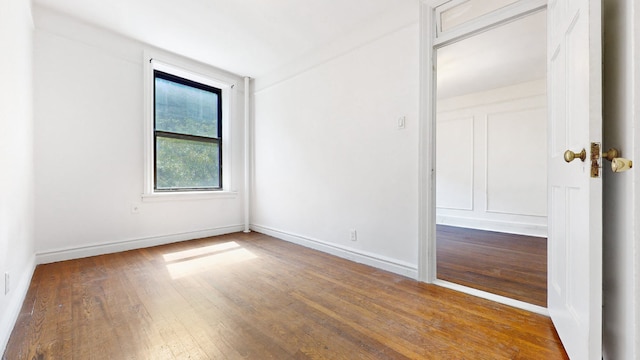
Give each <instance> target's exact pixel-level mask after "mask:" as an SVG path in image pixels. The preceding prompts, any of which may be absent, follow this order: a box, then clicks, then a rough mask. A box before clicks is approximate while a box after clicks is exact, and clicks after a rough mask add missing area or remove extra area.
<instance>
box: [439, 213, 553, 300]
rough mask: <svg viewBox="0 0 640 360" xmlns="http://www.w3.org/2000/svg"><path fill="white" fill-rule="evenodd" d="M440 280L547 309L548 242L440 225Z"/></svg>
mask: <svg viewBox="0 0 640 360" xmlns="http://www.w3.org/2000/svg"><path fill="white" fill-rule="evenodd" d="M436 233H437V234H436V239H437V241H436V242H437V250H436V252H437V274H438V275H437V276H438V278H439V279H442V280H446V281H450V282H453V283H456V284H460V285H465V286H469V287H472V288H476V289H479V290H483V291H487V292H490V293H493V294H498V295H502V296H506V297H509V298H512V299H516V300H521V301H524V302H528V303H530V304H534V305H539V306H542V307H546V306H547V239H546V238H540V237H533V236H523V235H514V234H506V233H498V232H491V231H483V230H474V229H465V228H458V227H452V226H444V225H437V231H436Z"/></svg>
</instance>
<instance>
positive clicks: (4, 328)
mask: <svg viewBox="0 0 640 360" xmlns="http://www.w3.org/2000/svg"><path fill="white" fill-rule="evenodd" d="M35 269H36V258H35V256H34V257H32V258H31V261H29V264H28V265H27V271H25V273H24V274H23V275H22V277H21V278H20V279H19V280H18V281H17V282H16V286H15V287H14V288H13V289H12V290H11V292H9V294H8V295H9V296H10V299H9V303H8V305H7V308H6V309H5V313H4V315H3V316H2V318H0V356H2V354H4V351H5V349H6V348H7V343H8V342H9V337H10V336H11V332H12V331H13V328H14V327H15V324H16V321H17V320H18V316H19V315H20V310H21V309H22V304H23V303H24V299H25V298H26V297H27V291H28V290H29V285H30V284H31V278H32V277H33V272H34V271H35ZM12 283H13V281H12Z"/></svg>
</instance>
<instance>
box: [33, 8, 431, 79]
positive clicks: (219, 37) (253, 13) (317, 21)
mask: <svg viewBox="0 0 640 360" xmlns="http://www.w3.org/2000/svg"><path fill="white" fill-rule="evenodd" d="M34 2H35V4H36V5H39V6H42V7H45V8H48V9H51V10H54V11H57V12H61V13H64V14H67V15H71V16H73V17H76V18H79V19H81V20H83V21H86V22H89V23H92V24H95V25H97V26H99V27H102V28H106V29H109V30H112V31H114V32H116V33H119V34H122V35H125V36H127V37H130V38H133V39H136V40H139V41H142V42H144V43H147V44H150V45H153V46H156V47H159V48H162V49H165V50H169V51H172V52H175V53H179V54H181V55H184V56H187V57H191V58H193V59H196V60H199V61H202V62H205V63H208V64H211V65H214V66H216V67H219V68H222V69H225V70H228V71H231V72H233V73H236V74H239V75H247V76H252V77H258V76H261V75H264V74H267V73H268V72H270V71H272V70H274V69H277V68H279V67H282V66H283V65H285V64H287V63H289V62H291V61H293V60H295V59H296V58H299V57H301V56H303V55H305V54H306V53H309V52H311V51H313V50H315V49H317V48H319V47H322V46H326V45H327V44H329V43H331V42H332V41H335V40H336V39H338V38H339V37H340V36H341V35H344V34H347V33H350V32H353V31H355V30H356V29H358V28H359V27H363V26H366V25H367V24H370V23H373V22H376V21H379V20H380V19H382V18H383V17H385V16H386V15H387V14H388V13H390V12H393V11H394V10H395V9H397V8H398V7H405V8H408V9H410V10H409V11H417V9H418V7H417V1H416V0H348V1H345V0H305V1H299V0H180V1H177V0H108V1H104V0H34ZM415 18H416V19H417V16H416V17H415Z"/></svg>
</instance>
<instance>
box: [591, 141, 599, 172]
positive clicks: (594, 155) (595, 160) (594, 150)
mask: <svg viewBox="0 0 640 360" xmlns="http://www.w3.org/2000/svg"><path fill="white" fill-rule="evenodd" d="M601 159H602V153H601V152H600V143H597V142H592V143H591V177H592V178H599V177H600V168H601V167H602V161H601Z"/></svg>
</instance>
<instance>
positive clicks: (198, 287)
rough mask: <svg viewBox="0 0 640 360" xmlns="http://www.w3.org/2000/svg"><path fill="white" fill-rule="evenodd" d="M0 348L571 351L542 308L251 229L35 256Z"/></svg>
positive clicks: (239, 354)
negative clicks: (38, 259)
mask: <svg viewBox="0 0 640 360" xmlns="http://www.w3.org/2000/svg"><path fill="white" fill-rule="evenodd" d="M3 359H10V360H14V359H29V360H31V359H566V355H565V353H564V351H563V349H562V345H561V344H560V342H559V340H558V337H557V335H556V333H555V330H554V328H553V325H552V324H551V321H550V320H549V318H547V317H544V316H540V315H536V314H533V313H529V312H526V311H523V310H518V309H514V308H510V307H508V306H505V305H501V304H497V303H494V302H491V301H487V300H484V299H480V298H475V297H472V296H469V295H465V294H462V293H458V292H455V291H452V290H449V289H445V288H441V287H438V286H434V285H429V284H424V283H419V282H417V281H414V280H411V279H408V278H406V277H402V276H399V275H396V274H392V273H389V272H385V271H382V270H378V269H375V268H372V267H369V266H365V265H361V264H356V263H353V262H350V261H347V260H344V259H340V258H337V257H334V256H331V255H328V254H325V253H321V252H318V251H314V250H311V249H308V248H304V247H301V246H297V245H294V244H291V243H287V242H284V241H280V240H277V239H274V238H271V237H269V236H266V235H261V234H258V233H251V234H243V233H238V234H231V235H225V236H220V237H213V238H206V239H200V240H194V241H189V242H182V243H177V244H171V245H165V246H159V247H153V248H147V249H140V250H134V251H128V252H123V253H117V254H111V255H104V256H97V257H91V258H86V259H79V260H73V261H66V262H60V263H54V264H48V265H40V266H38V267H37V268H36V271H35V273H34V276H33V280H32V282H31V285H30V288H29V291H28V294H27V296H26V299H25V302H24V306H23V308H22V311H21V313H20V315H19V318H18V321H17V323H16V326H15V328H14V330H13V333H12V335H11V338H10V340H9V343H8V346H7V349H6V352H5V354H4V357H3Z"/></svg>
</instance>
